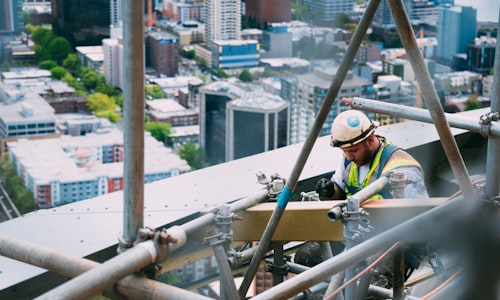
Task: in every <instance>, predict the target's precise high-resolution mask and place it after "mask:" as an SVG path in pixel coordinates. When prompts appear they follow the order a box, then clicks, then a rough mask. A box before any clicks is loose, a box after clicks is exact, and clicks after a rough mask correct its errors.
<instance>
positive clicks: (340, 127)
mask: <svg viewBox="0 0 500 300" xmlns="http://www.w3.org/2000/svg"><path fill="white" fill-rule="evenodd" d="M377 126H378V123H377V122H372V121H371V120H370V119H369V118H368V117H367V116H366V115H365V114H364V113H362V112H360V111H357V110H346V111H344V112H342V113H340V114H339V115H338V116H337V117H336V118H335V120H334V121H333V123H332V129H331V146H332V147H339V148H340V149H341V150H342V151H343V152H344V161H343V165H342V166H339V167H338V169H337V170H336V171H335V172H334V174H333V175H332V177H331V178H330V179H328V178H322V179H321V180H320V181H319V182H318V183H317V185H316V192H318V194H319V196H320V198H321V199H346V197H348V196H350V195H353V194H355V193H356V192H358V191H359V190H361V189H363V188H364V187H366V186H367V185H368V184H370V183H372V182H373V181H375V180H376V179H378V178H379V177H380V176H382V175H386V174H389V172H391V171H393V170H397V171H398V172H401V173H402V174H404V176H405V178H406V186H405V187H404V196H403V197H402V198H428V194H427V189H426V187H425V182H424V176H423V171H422V167H421V166H420V164H419V163H418V162H417V161H416V160H415V159H414V158H413V157H412V156H411V155H410V154H409V153H408V152H406V151H404V150H403V149H401V148H398V147H396V146H395V145H393V144H392V143H391V142H390V141H389V140H388V139H387V138H385V137H383V136H380V135H376V134H375V129H376V128H377ZM388 198H394V197H393V196H392V194H391V192H390V190H389V185H388V186H386V187H385V188H384V189H383V190H382V191H380V193H379V194H377V195H374V196H372V197H371V198H370V199H388Z"/></svg>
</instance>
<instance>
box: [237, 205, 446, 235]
mask: <svg viewBox="0 0 500 300" xmlns="http://www.w3.org/2000/svg"><path fill="white" fill-rule="evenodd" d="M445 201H446V198H428V199H390V200H380V201H369V202H367V203H366V204H365V205H363V208H364V209H365V210H366V211H367V212H368V213H369V214H370V215H369V216H368V220H369V221H370V225H372V226H374V227H375V229H376V230H377V231H379V230H385V229H387V228H390V227H392V226H395V225H397V224H400V223H401V222H403V221H405V220H408V219H410V218H412V217H415V216H417V215H419V214H421V213H422V212H425V211H427V210H429V209H431V208H433V207H435V206H437V205H440V204H442V203H443V202H445ZM339 202H340V201H307V202H289V203H288V205H287V207H286V209H285V211H284V212H283V215H282V216H281V219H280V222H279V224H278V227H277V228H276V231H275V233H274V235H273V238H272V240H273V241H343V240H344V236H343V230H344V228H343V224H342V222H339V221H338V222H330V221H329V220H328V217H327V212H328V211H329V210H330V209H331V208H332V207H333V206H334V205H336V204H338V203H339ZM275 206H276V203H269V202H267V203H261V204H257V205H255V206H253V207H251V208H248V209H246V210H245V211H242V212H239V213H237V215H238V216H240V217H242V220H241V221H235V222H234V223H233V226H232V228H233V239H234V241H258V240H260V238H261V237H262V233H263V232H264V229H265V227H266V226H267V223H268V221H269V218H270V217H271V214H272V212H273V211H274V209H275Z"/></svg>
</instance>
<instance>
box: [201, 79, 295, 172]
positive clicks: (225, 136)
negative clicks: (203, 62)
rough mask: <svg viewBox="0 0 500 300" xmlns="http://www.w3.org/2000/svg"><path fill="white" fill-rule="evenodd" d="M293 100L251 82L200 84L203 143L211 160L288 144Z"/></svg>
mask: <svg viewBox="0 0 500 300" xmlns="http://www.w3.org/2000/svg"><path fill="white" fill-rule="evenodd" d="M288 111H289V103H288V102H287V101H285V100H283V99H282V98H281V97H276V96H273V95H271V94H268V93H265V92H264V91H263V90H262V89H261V88H259V87H256V86H254V85H251V84H241V83H240V84H237V83H229V82H225V81H218V82H213V83H211V84H207V85H205V86H203V87H201V88H200V146H201V147H202V148H204V149H205V152H206V155H207V160H208V162H209V163H210V164H218V163H223V162H226V161H229V160H232V159H236V158H242V157H245V156H249V155H253V154H257V153H261V152H265V151H268V150H272V149H277V148H279V147H283V146H286V145H287V144H288V140H289V137H288V136H289V134H288V132H289V125H288V123H289V122H288V120H289V112H288Z"/></svg>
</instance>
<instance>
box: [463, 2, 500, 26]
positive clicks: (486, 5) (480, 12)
mask: <svg viewBox="0 0 500 300" xmlns="http://www.w3.org/2000/svg"><path fill="white" fill-rule="evenodd" d="M455 5H462V6H472V7H474V8H476V9H477V20H478V21H491V22H498V17H499V14H500V1H498V0H455Z"/></svg>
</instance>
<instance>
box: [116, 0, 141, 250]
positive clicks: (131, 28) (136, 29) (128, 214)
mask: <svg viewBox="0 0 500 300" xmlns="http://www.w3.org/2000/svg"><path fill="white" fill-rule="evenodd" d="M143 10H144V5H143V1H136V0H125V1H123V4H122V11H123V17H122V19H123V20H124V22H123V76H124V78H123V80H124V82H125V84H124V86H123V129H124V130H123V131H124V132H123V148H124V151H123V165H124V167H123V168H124V170H123V236H122V238H121V241H122V244H121V245H119V248H120V249H119V250H123V249H124V248H129V247H131V246H132V243H133V242H134V241H135V240H136V238H137V234H138V231H139V229H141V228H143V227H144V72H145V67H144V15H143V14H142V13H137V12H139V11H143Z"/></svg>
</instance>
